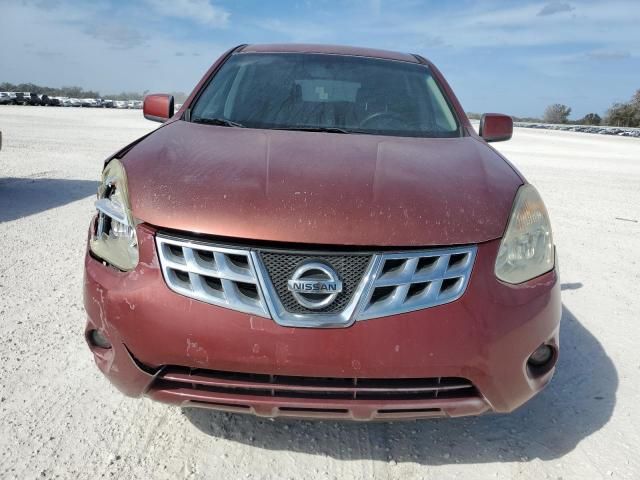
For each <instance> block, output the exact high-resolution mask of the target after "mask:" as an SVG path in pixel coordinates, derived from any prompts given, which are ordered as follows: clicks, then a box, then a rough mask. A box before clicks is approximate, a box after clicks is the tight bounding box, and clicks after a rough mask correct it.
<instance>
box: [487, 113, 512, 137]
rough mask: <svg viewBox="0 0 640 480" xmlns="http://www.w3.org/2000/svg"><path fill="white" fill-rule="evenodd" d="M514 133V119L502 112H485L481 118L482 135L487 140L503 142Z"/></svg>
mask: <svg viewBox="0 0 640 480" xmlns="http://www.w3.org/2000/svg"><path fill="white" fill-rule="evenodd" d="M512 135H513V119H512V118H511V117H510V116H508V115H502V114H500V113H485V114H484V115H482V118H481V119H480V136H481V137H482V138H483V139H484V140H486V141H487V142H502V141H504V140H509V139H510V138H511V136H512Z"/></svg>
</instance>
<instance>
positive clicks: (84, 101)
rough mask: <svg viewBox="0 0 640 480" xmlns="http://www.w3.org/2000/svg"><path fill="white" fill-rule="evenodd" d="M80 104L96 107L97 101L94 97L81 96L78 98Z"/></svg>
mask: <svg viewBox="0 0 640 480" xmlns="http://www.w3.org/2000/svg"><path fill="white" fill-rule="evenodd" d="M80 105H81V106H83V107H97V106H98V102H97V101H96V99H95V98H83V99H81V100H80Z"/></svg>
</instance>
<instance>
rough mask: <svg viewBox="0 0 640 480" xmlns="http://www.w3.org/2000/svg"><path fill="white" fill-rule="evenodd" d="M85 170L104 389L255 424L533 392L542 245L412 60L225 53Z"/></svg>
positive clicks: (501, 174)
mask: <svg viewBox="0 0 640 480" xmlns="http://www.w3.org/2000/svg"><path fill="white" fill-rule="evenodd" d="M144 115H145V116H146V117H147V118H149V119H152V120H158V121H161V122H164V124H163V125H162V126H161V127H160V128H158V129H157V130H155V131H154V132H152V133H150V134H149V135H147V136H145V137H143V138H141V139H139V140H137V141H136V142H134V143H132V144H131V145H128V146H127V147H125V148H124V149H122V150H121V151H119V152H118V153H116V154H115V155H114V156H113V157H111V158H109V159H108V160H107V161H106V164H105V168H104V172H103V176H102V185H101V187H100V189H99V192H98V200H97V202H96V207H97V215H96V217H95V218H94V219H93V221H92V222H91V228H90V231H89V242H88V249H87V255H86V261H85V280H84V294H85V307H86V310H87V314H88V322H87V327H86V339H87V342H88V344H89V348H90V349H91V351H92V352H93V354H94V356H95V360H96V363H97V364H98V367H99V368H100V369H101V370H102V372H103V373H104V374H105V375H106V376H107V377H108V378H109V380H110V381H111V382H112V383H113V384H114V385H115V386H116V387H118V388H119V389H120V390H121V391H122V392H123V393H125V394H126V395H130V396H134V397H139V396H147V397H150V398H152V399H155V400H159V401H162V402H167V403H171V404H176V405H183V406H193V407H206V408H214V409H219V410H226V411H232V412H247V413H253V414H256V415H261V416H268V417H273V416H291V417H321V418H349V419H355V420H373V419H382V420H390V419H399V418H422V417H434V416H451V417H454V416H461V415H474V414H480V413H483V412H485V411H495V412H509V411H511V410H513V409H514V408H516V407H518V406H519V405H521V404H522V403H524V402H525V401H527V400H528V399H530V398H531V397H532V396H533V395H535V394H536V393H537V392H538V391H540V390H541V389H542V388H543V387H544V386H545V385H546V384H547V382H549V380H550V379H551V376H552V374H553V371H554V367H555V364H556V360H557V358H558V327H559V322H560V315H561V301H560V288H559V281H558V273H557V270H556V266H555V265H556V259H555V248H554V244H553V240H552V235H551V228H550V224H549V218H548V215H547V211H546V209H545V206H544V204H543V202H542V200H541V198H540V196H539V195H538V193H537V191H536V190H535V188H534V187H533V186H531V185H530V184H528V183H527V182H526V180H525V179H524V178H523V176H522V175H521V174H520V173H519V172H518V171H517V170H516V169H515V168H514V167H513V166H512V165H511V164H510V163H508V161H507V160H505V159H504V158H503V157H502V156H501V155H499V154H498V153H497V152H496V151H495V150H494V149H493V148H491V147H490V146H489V145H488V144H487V142H490V141H500V140H508V139H509V138H510V137H511V134H512V129H513V125H512V121H511V118H510V117H507V116H504V115H498V114H486V115H484V116H483V118H482V120H481V122H480V134H479V135H478V134H476V133H475V132H474V129H473V128H472V127H471V125H470V123H469V121H468V119H467V118H466V116H465V114H464V110H463V109H462V107H461V106H460V104H459V103H458V100H457V99H456V97H455V96H454V94H453V92H452V91H451V89H450V87H449V86H448V85H447V83H446V81H445V80H444V78H443V77H442V75H441V74H440V72H439V71H438V70H437V69H436V68H435V67H434V66H433V65H432V64H431V63H430V62H428V61H427V60H425V59H424V58H422V57H420V56H418V55H408V54H401V53H392V52H386V51H378V50H370V49H360V48H348V47H336V46H319V45H242V46H239V47H237V48H234V49H232V50H230V51H229V52H227V53H225V54H224V55H223V56H222V57H221V58H220V59H219V60H218V61H217V62H216V63H215V64H214V65H213V66H212V67H211V69H210V70H209V71H208V72H207V73H206V75H205V76H204V78H203V79H202V80H201V82H200V83H199V84H198V86H197V87H196V88H195V90H194V91H193V93H192V94H191V96H190V97H189V98H188V99H187V101H186V102H185V103H184V105H182V107H181V108H180V110H179V111H178V112H177V113H175V114H174V112H173V98H172V97H170V96H168V95H149V96H147V98H146V99H145V102H144Z"/></svg>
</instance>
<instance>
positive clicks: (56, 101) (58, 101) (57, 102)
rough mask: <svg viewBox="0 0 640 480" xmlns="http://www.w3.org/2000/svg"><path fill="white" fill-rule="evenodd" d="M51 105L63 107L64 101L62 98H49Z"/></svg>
mask: <svg viewBox="0 0 640 480" xmlns="http://www.w3.org/2000/svg"><path fill="white" fill-rule="evenodd" d="M49 105H50V106H52V107H61V106H62V100H61V99H60V97H49Z"/></svg>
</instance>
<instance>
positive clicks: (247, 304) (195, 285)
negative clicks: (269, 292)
mask: <svg viewBox="0 0 640 480" xmlns="http://www.w3.org/2000/svg"><path fill="white" fill-rule="evenodd" d="M156 244H157V247H158V254H159V256H160V264H161V266H162V272H163V274H164V278H165V281H166V282H167V285H168V286H169V288H170V289H171V290H173V291H174V292H176V293H179V294H182V295H185V296H187V297H191V298H195V299H196V300H201V301H203V302H206V303H211V304H213V305H218V306H221V307H226V308H230V309H232V310H237V311H240V312H245V313H249V314H253V315H260V316H262V317H269V311H268V309H267V305H266V303H265V301H264V297H263V296H262V293H261V290H260V287H259V285H258V278H257V275H256V272H255V269H254V267H253V263H252V262H251V258H250V252H249V251H248V250H246V249H233V248H226V247H217V246H212V245H208V244H202V243H198V242H194V241H188V240H179V239H174V238H170V237H166V236H163V235H157V236H156ZM172 247H173V248H174V250H175V251H177V250H178V249H179V250H180V251H181V252H182V256H178V255H176V253H175V252H174V251H172V250H171V248H172ZM198 252H203V253H209V254H212V255H213V261H211V262H210V261H206V260H204V259H203V258H202V256H201V255H199V254H198ZM229 255H234V256H237V257H241V258H244V259H245V260H246V263H247V265H248V266H247V267H246V268H244V267H240V266H238V265H235V264H233V262H232V261H231V260H230V259H229ZM180 273H182V274H183V276H184V275H186V278H180ZM208 280H209V281H213V280H216V281H218V282H220V285H221V288H220V289H219V290H218V289H216V288H213V287H211V286H210V285H209V284H208V283H207V281H208ZM238 283H243V284H247V285H253V286H254V288H255V290H256V292H257V298H251V297H249V296H247V295H245V294H243V293H242V292H241V291H240V289H239V288H238Z"/></svg>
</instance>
